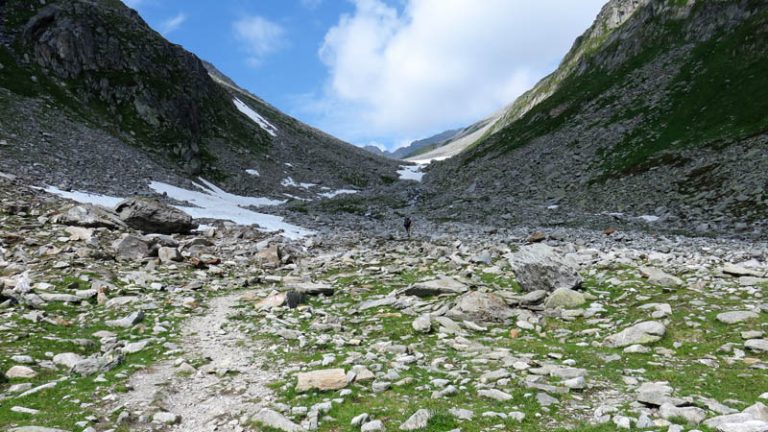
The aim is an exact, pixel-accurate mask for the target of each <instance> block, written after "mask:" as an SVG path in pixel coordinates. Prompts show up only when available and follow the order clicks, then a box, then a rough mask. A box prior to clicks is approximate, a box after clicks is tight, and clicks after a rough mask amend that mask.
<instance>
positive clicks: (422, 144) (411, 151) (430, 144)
mask: <svg viewBox="0 0 768 432" xmlns="http://www.w3.org/2000/svg"><path fill="white" fill-rule="evenodd" d="M462 130H463V129H451V130H447V131H444V132H440V133H439V134H436V135H433V136H431V137H429V138H424V139H421V140H417V141H413V142H411V143H410V144H408V145H407V146H405V147H400V148H399V149H397V150H395V151H387V150H382V149H380V148H378V147H376V146H365V147H363V148H364V149H365V150H367V151H368V152H370V153H373V154H375V155H380V156H386V157H389V158H392V159H409V158H413V157H416V156H418V155H419V154H422V153H426V152H428V151H430V150H432V149H433V148H436V147H440V146H442V145H443V143H444V142H446V141H448V140H450V139H452V138H453V137H455V136H456V135H458V134H459V133H461V131H462Z"/></svg>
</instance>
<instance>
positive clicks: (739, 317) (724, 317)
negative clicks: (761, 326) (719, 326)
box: [717, 311, 760, 324]
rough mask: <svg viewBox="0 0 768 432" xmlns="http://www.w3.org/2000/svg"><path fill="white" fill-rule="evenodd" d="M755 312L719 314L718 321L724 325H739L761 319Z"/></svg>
mask: <svg viewBox="0 0 768 432" xmlns="http://www.w3.org/2000/svg"><path fill="white" fill-rule="evenodd" d="M759 317H760V315H758V314H757V313H755V312H752V311H731V312H723V313H721V314H717V320H718V321H720V322H721V323H724V324H737V323H740V322H744V321H749V320H753V319H757V318H759Z"/></svg>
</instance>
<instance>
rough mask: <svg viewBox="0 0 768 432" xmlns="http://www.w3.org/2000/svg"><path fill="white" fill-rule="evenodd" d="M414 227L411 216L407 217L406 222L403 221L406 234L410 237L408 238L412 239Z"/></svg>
mask: <svg viewBox="0 0 768 432" xmlns="http://www.w3.org/2000/svg"><path fill="white" fill-rule="evenodd" d="M412 225H413V221H412V220H411V217H410V216H406V217H405V220H404V221H403V228H405V233H406V234H407V235H408V238H411V226H412Z"/></svg>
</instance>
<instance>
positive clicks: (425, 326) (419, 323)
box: [411, 314, 432, 333]
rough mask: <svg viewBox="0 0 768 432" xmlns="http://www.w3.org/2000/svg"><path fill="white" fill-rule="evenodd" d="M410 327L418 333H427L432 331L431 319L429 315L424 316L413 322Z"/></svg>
mask: <svg viewBox="0 0 768 432" xmlns="http://www.w3.org/2000/svg"><path fill="white" fill-rule="evenodd" d="M411 326H412V327H413V329H414V330H415V331H417V332H418V333H429V332H430V331H432V317H431V316H430V315H429V314H424V315H421V316H419V317H418V318H416V319H415V320H413V323H411Z"/></svg>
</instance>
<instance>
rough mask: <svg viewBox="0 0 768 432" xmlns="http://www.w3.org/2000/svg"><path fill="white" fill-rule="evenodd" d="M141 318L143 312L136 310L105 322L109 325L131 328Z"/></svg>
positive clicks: (142, 317) (142, 318)
mask: <svg viewBox="0 0 768 432" xmlns="http://www.w3.org/2000/svg"><path fill="white" fill-rule="evenodd" d="M143 320H144V312H142V311H137V312H133V313H132V314H130V315H128V316H126V317H124V318H120V319H116V320H110V321H107V322H106V323H105V324H106V325H108V326H110V327H123V328H131V327H133V326H135V325H136V324H138V323H140V322H142V321H143Z"/></svg>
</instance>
